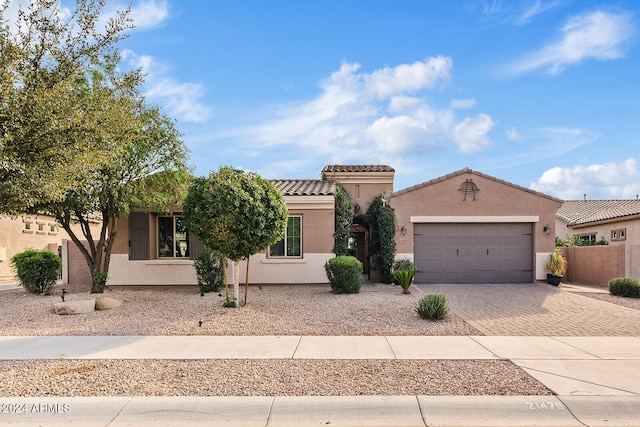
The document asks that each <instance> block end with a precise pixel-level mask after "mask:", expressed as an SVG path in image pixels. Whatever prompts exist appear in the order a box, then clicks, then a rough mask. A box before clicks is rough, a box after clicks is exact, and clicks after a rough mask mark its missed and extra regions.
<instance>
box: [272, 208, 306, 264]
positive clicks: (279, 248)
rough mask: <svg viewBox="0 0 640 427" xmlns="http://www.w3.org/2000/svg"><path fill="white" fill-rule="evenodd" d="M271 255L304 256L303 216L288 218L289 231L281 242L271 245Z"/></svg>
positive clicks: (277, 256) (283, 256) (280, 256)
mask: <svg viewBox="0 0 640 427" xmlns="http://www.w3.org/2000/svg"><path fill="white" fill-rule="evenodd" d="M269 257H271V258H301V257H302V216H300V215H292V216H289V219H288V220H287V231H286V233H285V235H284V237H283V238H282V239H281V240H280V241H279V242H277V243H275V244H274V245H271V246H269Z"/></svg>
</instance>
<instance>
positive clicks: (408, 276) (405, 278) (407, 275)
mask: <svg viewBox="0 0 640 427" xmlns="http://www.w3.org/2000/svg"><path fill="white" fill-rule="evenodd" d="M415 275H416V271H415V270H398V271H395V272H394V273H393V283H396V284H398V285H400V286H401V287H402V293H403V294H410V293H411V291H410V290H409V287H410V286H411V281H412V280H413V277H414V276H415Z"/></svg>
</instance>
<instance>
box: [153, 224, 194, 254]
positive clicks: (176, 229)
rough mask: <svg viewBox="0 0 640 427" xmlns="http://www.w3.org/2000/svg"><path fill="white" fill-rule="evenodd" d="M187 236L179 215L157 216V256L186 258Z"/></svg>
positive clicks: (187, 252) (187, 248)
mask: <svg viewBox="0 0 640 427" xmlns="http://www.w3.org/2000/svg"><path fill="white" fill-rule="evenodd" d="M188 257H189V236H188V233H187V230H185V229H184V226H183V224H182V217H181V216H159V217H158V258H188Z"/></svg>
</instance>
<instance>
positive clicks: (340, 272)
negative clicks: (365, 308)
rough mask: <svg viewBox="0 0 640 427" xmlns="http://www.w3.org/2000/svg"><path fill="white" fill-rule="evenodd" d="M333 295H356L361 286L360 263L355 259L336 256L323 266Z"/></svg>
mask: <svg viewBox="0 0 640 427" xmlns="http://www.w3.org/2000/svg"><path fill="white" fill-rule="evenodd" d="M324 270H325V271H326V273H327V278H328V279H329V283H330V284H331V291H332V292H333V293H334V294H357V293H359V292H360V285H361V284H362V263H361V262H360V261H358V259H357V258H356V257H352V256H338V257H335V258H331V259H330V260H328V261H327V262H326V264H325V265H324Z"/></svg>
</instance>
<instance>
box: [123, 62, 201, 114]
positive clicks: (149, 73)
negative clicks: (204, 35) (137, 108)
mask: <svg viewBox="0 0 640 427" xmlns="http://www.w3.org/2000/svg"><path fill="white" fill-rule="evenodd" d="M121 54H122V60H123V61H126V62H127V63H129V64H130V65H131V66H132V67H134V68H140V69H141V70H142V72H143V73H144V74H145V85H144V89H145V93H144V95H145V96H146V97H147V98H148V99H149V100H151V101H153V102H154V103H156V104H158V105H162V106H164V108H165V109H166V110H167V112H168V113H169V115H170V116H172V117H173V118H175V119H178V120H182V121H186V122H194V123H198V122H204V121H206V120H207V119H208V118H209V116H210V115H211V108H210V107H207V106H206V105H204V104H202V103H201V102H200V99H201V98H202V96H203V94H204V93H203V92H204V89H203V87H202V85H201V84H199V83H190V82H179V81H177V80H175V79H173V78H171V77H168V76H167V75H166V74H167V72H168V70H167V68H166V67H165V66H163V65H161V64H158V63H157V62H156V61H155V59H154V58H153V57H151V56H149V55H138V54H136V53H135V52H133V51H131V50H128V49H125V50H123V51H122V52H121Z"/></svg>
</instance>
